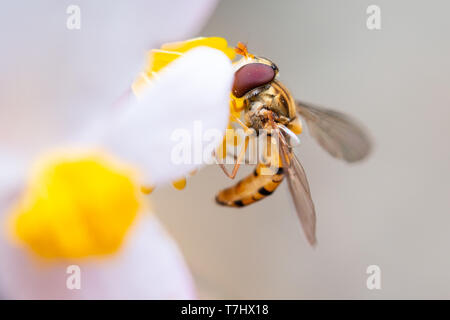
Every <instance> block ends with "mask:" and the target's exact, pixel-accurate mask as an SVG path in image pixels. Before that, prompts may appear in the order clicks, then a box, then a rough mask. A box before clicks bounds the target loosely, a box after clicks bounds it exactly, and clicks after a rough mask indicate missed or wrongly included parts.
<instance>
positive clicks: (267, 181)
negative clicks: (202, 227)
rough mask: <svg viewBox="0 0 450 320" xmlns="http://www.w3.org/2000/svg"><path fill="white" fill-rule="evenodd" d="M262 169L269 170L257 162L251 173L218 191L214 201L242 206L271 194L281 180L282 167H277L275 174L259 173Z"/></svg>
mask: <svg viewBox="0 0 450 320" xmlns="http://www.w3.org/2000/svg"><path fill="white" fill-rule="evenodd" d="M280 165H281V164H280ZM264 169H265V170H269V168H267V167H266V166H265V165H263V164H258V165H257V166H256V168H255V170H254V171H253V173H251V174H250V175H248V176H247V177H245V178H244V179H242V180H241V181H239V182H238V183H237V184H236V185H234V186H232V187H230V188H227V189H224V190H222V191H220V192H219V193H218V194H217V196H216V202H217V203H218V204H221V205H224V206H229V207H243V206H247V205H249V204H252V203H253V202H256V201H258V200H261V199H264V198H265V197H267V196H268V195H270V194H272V192H274V191H275V189H276V188H278V186H279V185H280V183H281V182H282V181H283V178H284V174H283V168H281V167H279V168H278V171H277V172H276V173H275V174H261V170H264Z"/></svg>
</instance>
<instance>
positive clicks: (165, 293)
mask: <svg viewBox="0 0 450 320" xmlns="http://www.w3.org/2000/svg"><path fill="white" fill-rule="evenodd" d="M3 236H4V235H3V234H1V235H0V261H1V262H2V263H1V264H0V292H2V295H3V296H4V298H10V299H193V298H195V293H194V287H193V282H192V279H191V276H190V274H189V272H188V270H187V268H186V266H185V264H184V262H183V259H182V256H181V254H180V252H179V251H178V248H177V247H176V245H175V243H174V242H173V241H172V239H171V238H170V237H168V235H167V234H166V232H165V231H164V230H163V228H162V227H161V225H160V224H159V222H158V221H157V219H156V218H155V217H154V216H150V215H146V216H145V217H141V219H140V220H139V221H137V223H136V224H135V228H134V229H132V230H130V237H129V238H128V241H127V242H126V243H125V245H124V247H123V248H122V250H121V252H120V253H119V254H117V255H116V256H114V257H112V258H105V259H104V260H98V259H97V260H95V261H89V262H88V261H85V262H65V263H62V262H61V263H58V264H44V263H38V261H37V260H35V258H34V257H32V256H31V255H30V254H28V253H27V252H24V250H22V249H18V248H15V247H12V246H11V245H10V244H9V243H8V242H6V241H5V239H4V238H3ZM73 264H75V265H78V266H79V267H80V269H81V278H80V279H81V282H80V283H81V289H80V290H77V289H73V290H69V289H68V288H67V286H66V281H67V278H68V277H69V276H70V274H67V267H68V266H70V265H73Z"/></svg>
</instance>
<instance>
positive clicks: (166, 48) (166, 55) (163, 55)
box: [131, 37, 235, 97]
mask: <svg viewBox="0 0 450 320" xmlns="http://www.w3.org/2000/svg"><path fill="white" fill-rule="evenodd" d="M200 46H206V47H210V48H213V49H217V50H220V51H222V52H223V53H224V54H225V55H227V57H228V58H230V60H233V59H234V57H235V52H234V50H233V48H231V47H228V43H227V41H226V40H225V39H223V38H219V37H206V38H195V39H190V40H186V41H180V42H172V43H166V44H164V45H162V46H161V49H153V50H151V51H150V52H149V55H148V61H147V66H146V68H145V72H144V74H145V77H143V76H142V75H139V76H138V78H137V79H136V80H135V81H134V83H133V84H132V86H131V87H132V89H133V92H134V94H135V95H136V96H138V97H139V96H140V95H141V93H142V92H143V89H144V88H145V87H146V86H145V84H146V82H148V81H147V80H149V79H152V78H154V77H155V75H156V74H158V72H160V71H161V70H162V69H164V68H165V67H166V66H167V65H169V64H170V63H171V62H173V61H174V60H176V59H178V58H179V57H181V56H182V55H183V54H184V53H186V52H188V51H189V50H191V49H193V48H196V47H200Z"/></svg>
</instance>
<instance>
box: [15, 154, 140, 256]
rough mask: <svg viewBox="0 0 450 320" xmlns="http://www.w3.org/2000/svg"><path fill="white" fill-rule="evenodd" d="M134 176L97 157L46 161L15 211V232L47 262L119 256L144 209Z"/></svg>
mask: <svg viewBox="0 0 450 320" xmlns="http://www.w3.org/2000/svg"><path fill="white" fill-rule="evenodd" d="M134 176H135V174H134V172H133V171H132V170H131V169H129V168H127V167H125V166H123V165H121V164H119V163H117V162H116V161H114V160H112V159H110V158H109V157H107V156H106V155H102V154H97V153H95V154H88V155H80V154H76V155H72V156H69V155H63V156H61V155H57V156H54V157H51V158H48V159H44V160H43V161H41V162H40V164H39V165H38V166H37V168H36V170H35V171H34V175H33V176H32V179H31V180H30V182H29V185H28V187H27V189H26V190H25V193H24V196H23V198H22V199H21V201H20V202H19V204H18V205H17V206H16V207H15V209H14V212H13V213H14V214H13V215H12V217H13V220H12V230H13V233H14V235H15V236H16V237H17V238H18V239H19V240H20V241H21V242H22V243H24V244H26V245H27V246H28V247H29V248H31V250H32V251H34V252H35V253H36V254H38V255H39V256H41V257H44V258H82V257H88V256H95V255H105V254H111V253H114V252H116V251H117V250H118V249H119V248H120V246H121V244H122V242H123V240H124V237H125V236H126V234H127V231H128V229H129V227H130V226H131V224H132V223H133V221H134V219H135V217H136V215H137V214H138V211H139V210H140V209H141V208H142V207H143V206H144V203H143V201H144V200H143V199H142V198H141V194H140V188H139V185H138V184H137V183H136V182H135V181H134Z"/></svg>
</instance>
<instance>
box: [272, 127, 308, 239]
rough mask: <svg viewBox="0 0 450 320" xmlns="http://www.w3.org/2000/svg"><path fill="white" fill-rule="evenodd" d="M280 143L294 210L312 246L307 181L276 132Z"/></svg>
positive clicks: (299, 165)
mask: <svg viewBox="0 0 450 320" xmlns="http://www.w3.org/2000/svg"><path fill="white" fill-rule="evenodd" d="M277 132H278V136H279V141H280V148H279V149H280V154H281V161H282V163H283V168H285V169H287V170H286V176H287V180H288V185H289V190H290V192H291V195H292V199H293V201H294V205H295V209H296V211H297V215H298V217H299V219H300V222H301V224H302V227H303V231H304V232H305V235H306V238H307V239H308V242H309V243H310V244H311V245H312V246H314V245H315V244H316V242H317V240H316V210H315V208H314V203H313V201H312V198H311V191H310V189H309V184H308V179H307V178H306V173H305V170H304V169H303V166H302V165H301V164H300V161H298V159H297V157H296V156H295V154H294V153H293V152H292V151H291V150H290V147H289V146H288V143H287V142H286V139H285V137H284V136H283V134H281V132H280V131H279V130H277Z"/></svg>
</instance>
